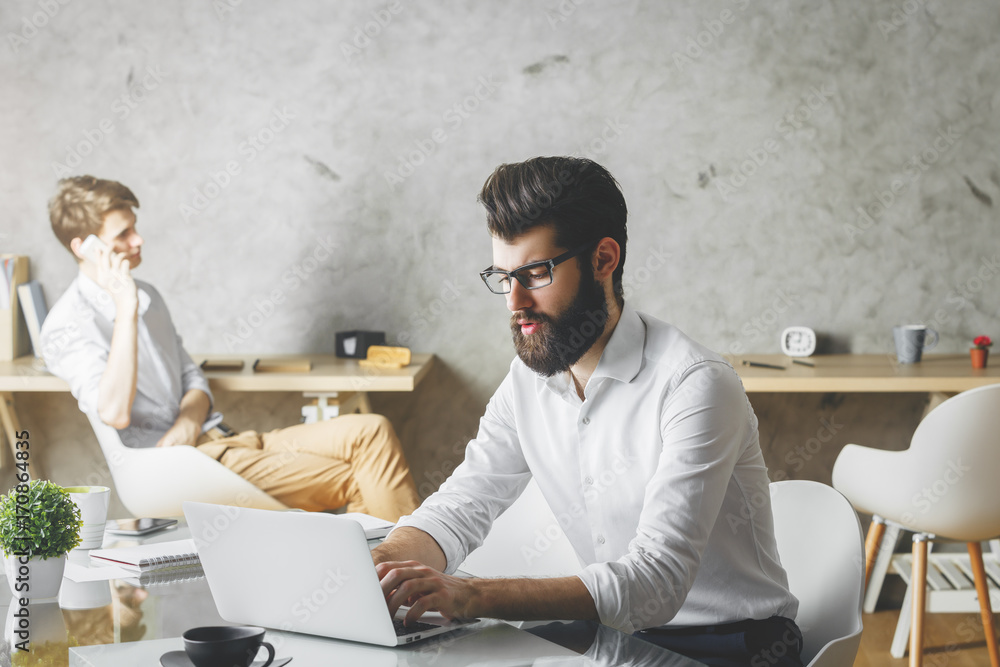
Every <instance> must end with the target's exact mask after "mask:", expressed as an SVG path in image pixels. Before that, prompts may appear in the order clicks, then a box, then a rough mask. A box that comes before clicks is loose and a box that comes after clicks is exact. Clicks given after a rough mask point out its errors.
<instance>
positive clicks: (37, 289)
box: [17, 280, 49, 359]
mask: <svg viewBox="0 0 1000 667" xmlns="http://www.w3.org/2000/svg"><path fill="white" fill-rule="evenodd" d="M17 300H18V301H19V302H20V303H21V311H22V312H23V313H24V321H25V323H26V324H27V326H28V337H29V338H31V349H32V350H33V351H34V353H35V356H36V357H38V358H39V359H41V357H42V323H43V322H44V321H45V316H46V315H48V313H49V309H48V307H47V306H46V305H45V294H44V293H43V292H42V284H41V283H40V282H38V281H37V280H29V281H28V282H26V283H21V284H20V285H18V286H17Z"/></svg>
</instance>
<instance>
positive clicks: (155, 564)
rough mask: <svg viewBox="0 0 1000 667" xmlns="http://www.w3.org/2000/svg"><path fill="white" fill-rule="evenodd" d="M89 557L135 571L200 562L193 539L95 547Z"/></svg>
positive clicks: (150, 570) (184, 565)
mask: <svg viewBox="0 0 1000 667" xmlns="http://www.w3.org/2000/svg"><path fill="white" fill-rule="evenodd" d="M90 557H91V558H96V559H97V560H98V561H100V562H102V563H104V564H108V563H113V564H114V565H119V566H121V567H123V568H125V569H127V570H134V571H136V572H153V571H154V570H164V569H167V568H177V567H191V566H192V565H198V564H200V563H201V560H200V559H199V558H198V550H197V549H196V548H195V546H194V540H173V541H171V542H157V543H155V544H140V545H139V546H135V547H118V548H115V549H95V550H94V551H91V552H90Z"/></svg>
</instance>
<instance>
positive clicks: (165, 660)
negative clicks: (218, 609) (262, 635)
mask: <svg viewBox="0 0 1000 667" xmlns="http://www.w3.org/2000/svg"><path fill="white" fill-rule="evenodd" d="M291 661H292V658H291V657H288V658H275V659H274V662H272V663H271V664H270V665H268V666H267V667H283V666H284V665H287V664H288V663H290V662H291ZM265 662H267V658H263V659H261V660H254V661H253V662H252V663H251V664H250V667H261V666H262V665H263V664H264V663H265ZM160 664H161V665H163V667H194V663H193V662H191V658H189V657H188V654H187V653H185V652H184V651H167V652H166V653H164V654H163V655H161V656H160Z"/></svg>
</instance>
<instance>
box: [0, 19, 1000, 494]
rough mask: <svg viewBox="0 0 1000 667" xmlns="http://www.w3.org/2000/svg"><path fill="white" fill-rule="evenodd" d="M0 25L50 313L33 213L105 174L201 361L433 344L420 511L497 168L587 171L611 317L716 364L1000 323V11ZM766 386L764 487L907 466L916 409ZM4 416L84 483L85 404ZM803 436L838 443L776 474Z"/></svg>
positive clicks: (481, 258) (0, 114) (47, 254)
mask: <svg viewBox="0 0 1000 667" xmlns="http://www.w3.org/2000/svg"><path fill="white" fill-rule="evenodd" d="M50 14H51V16H50ZM0 27H2V30H3V33H4V41H5V44H4V45H3V48H2V49H0V81H2V83H0V85H2V88H3V95H0V121H2V122H0V154H2V155H3V157H4V159H3V160H2V161H0V188H2V196H3V202H4V204H5V205H4V206H3V207H2V209H0V234H2V237H0V247H2V248H3V250H4V251H12V252H19V253H22V254H26V255H29V256H30V257H31V262H32V267H33V273H34V277H36V278H38V279H40V280H41V281H42V282H43V284H44V287H45V291H46V296H47V298H48V299H49V301H50V303H51V302H53V301H54V300H55V299H56V298H57V297H58V296H59V294H60V293H61V292H62V290H63V289H64V288H65V286H66V285H67V284H68V283H69V281H70V280H71V279H72V277H73V275H74V272H75V265H74V263H73V261H72V260H71V259H70V258H69V256H68V255H67V254H66V252H65V250H63V249H62V248H61V247H60V246H59V244H58V243H57V242H56V240H55V239H54V237H53V236H52V234H51V232H50V230H49V228H48V224H47V216H46V210H45V204H46V201H47V199H48V198H49V197H50V196H51V194H52V192H53V189H54V186H55V181H56V180H57V177H59V176H61V175H64V174H68V173H73V174H76V173H92V174H95V175H99V176H102V177H105V178H114V179H118V180H121V181H124V182H125V183H127V184H128V185H129V186H130V187H131V188H133V189H134V191H135V192H136V193H137V195H138V196H139V198H140V200H141V202H142V207H141V209H140V211H139V226H138V228H139V230H140V231H141V232H142V233H143V234H144V236H145V238H146V249H145V251H144V256H145V260H144V263H143V266H142V267H141V268H140V269H139V271H138V273H137V275H139V276H140V277H141V278H143V279H145V280H148V281H150V282H152V283H154V284H156V285H157V286H158V287H159V289H160V290H161V292H162V293H163V294H164V296H165V298H166V299H167V302H168V304H169V305H170V306H171V308H172V310H173V313H174V318H175V321H176V323H177V326H178V328H179V330H180V331H181V332H182V333H183V335H184V337H185V342H186V345H187V347H188V348H189V349H190V350H192V351H199V352H227V351H239V352H248V353H250V352H254V353H258V352H259V353H268V352H293V353H294V352H331V351H332V350H333V332H334V331H336V330H340V329H349V328H375V329H382V330H385V331H387V332H388V334H389V337H390V340H391V341H393V342H400V343H405V344H407V345H409V346H411V347H412V348H413V349H415V350H418V351H429V352H435V353H437V354H438V356H439V364H438V365H437V366H436V368H435V370H434V372H433V373H432V374H431V375H430V377H429V378H428V379H427V382H426V383H425V384H424V385H423V386H422V387H421V389H420V391H419V392H417V393H416V394H415V395H392V396H389V395H387V396H378V397H376V398H375V400H374V403H375V407H376V408H377V409H378V410H381V411H383V412H384V413H386V414H387V415H388V416H390V417H391V418H392V419H393V421H394V422H395V423H396V424H397V427H398V430H399V432H400V435H401V436H402V438H403V441H404V445H405V447H406V449H407V452H408V455H409V456H410V458H411V460H412V462H413V466H414V471H415V473H416V476H417V478H418V484H420V485H421V488H422V490H423V491H424V492H427V491H429V490H431V489H433V488H435V487H436V486H437V482H438V481H440V479H441V478H442V470H449V469H450V468H449V466H452V465H454V464H455V463H457V462H458V461H460V460H461V457H462V447H463V445H464V442H465V441H466V440H467V438H468V437H469V436H470V435H471V434H472V433H473V432H474V430H475V428H476V424H477V421H478V417H479V415H480V413H481V411H482V409H483V407H484V406H485V403H486V401H487V399H488V397H489V396H490V394H491V392H492V390H493V389H494V388H495V387H496V385H497V384H498V383H499V382H500V380H501V379H502V377H503V375H504V373H505V370H506V368H507V365H508V362H509V360H510V358H511V356H512V354H513V349H512V347H511V344H510V342H509V335H508V333H507V327H506V319H507V313H506V311H505V308H504V304H503V302H502V300H501V299H500V298H498V297H495V296H492V295H490V294H489V293H488V292H487V291H486V290H485V288H484V287H483V286H482V285H481V284H480V281H479V278H478V276H477V275H476V272H477V271H478V270H480V269H481V268H483V267H484V266H486V265H488V264H489V263H490V261H491V257H490V245H489V238H488V236H487V234H486V231H485V225H484V215H483V212H482V210H481V208H480V207H478V205H477V204H476V201H475V196H476V193H477V192H478V190H479V188H480V186H481V185H482V182H483V180H484V179H485V178H486V176H487V175H488V174H489V173H490V172H491V171H492V169H493V168H494V167H495V166H496V165H497V164H499V163H501V162H510V161H518V160H522V159H525V158H527V157H531V156H534V155H547V154H567V153H569V154H578V155H581V154H582V155H587V156H590V157H593V158H595V159H597V160H598V161H600V162H602V163H603V164H605V165H606V166H607V167H608V168H609V169H610V170H611V171H612V173H614V174H615V176H616V177H617V178H618V180H619V181H620V183H621V185H622V188H623V190H624V192H625V196H626V198H627V201H628V203H629V207H630V209H631V219H630V229H629V235H630V245H629V253H628V261H627V264H626V266H625V275H626V280H627V282H628V285H629V288H628V293H627V298H628V299H629V300H630V301H631V302H632V303H633V304H634V305H636V306H637V307H638V308H640V309H642V310H645V311H647V312H650V313H653V314H655V315H657V316H659V317H661V318H664V319H667V320H669V321H671V322H673V323H675V324H677V325H678V326H680V327H681V328H682V329H684V330H685V331H687V332H688V333H689V334H691V335H692V336H694V337H695V338H696V339H699V340H701V341H702V342H704V343H706V344H708V345H709V346H712V347H714V348H715V349H717V350H719V351H722V352H776V351H778V333H779V332H780V331H781V330H782V329H783V328H784V327H785V326H787V325H791V324H805V325H809V326H812V327H813V328H815V329H816V330H817V331H818V332H820V333H821V334H822V335H824V337H825V339H826V340H827V341H828V344H827V349H828V350H834V351H843V352H846V351H851V352H857V353H887V354H888V353H890V352H891V349H892V348H891V337H890V333H889V329H890V327H891V326H892V325H894V324H898V323H903V322H917V321H920V322H925V323H927V324H930V325H931V326H933V327H934V328H936V329H938V330H939V331H940V332H941V338H942V341H941V343H940V345H939V348H938V349H939V350H941V351H946V352H963V351H964V350H965V349H966V348H968V347H969V341H970V340H971V338H972V337H973V336H974V335H976V334H981V333H986V334H992V335H994V336H998V334H1000V326H998V324H1000V314H998V304H1000V301H998V299H997V297H996V294H997V291H998V287H1000V280H997V277H996V276H997V272H998V269H1000V267H998V265H997V263H996V262H997V252H998V243H997V241H998V232H997V229H998V228H997V215H996V211H995V205H994V202H995V201H996V200H997V199H998V197H1000V171H998V167H997V166H996V165H997V158H998V157H1000V139H998V137H1000V132H998V130H1000V114H998V113H997V106H998V103H1000V92H998V91H1000V86H998V84H1000V70H998V69H997V68H996V66H995V63H996V62H998V60H1000V53H998V51H1000V42H998V40H997V39H996V37H995V36H996V34H998V32H1000V16H998V15H997V13H996V11H995V8H994V7H992V6H989V5H983V4H981V3H976V2H971V1H968V0H966V1H962V2H951V3H944V2H940V1H936V0H906V2H896V3H893V2H880V3H870V2H864V1H863V0H846V1H844V2H837V3H834V2H807V1H798V2H791V1H781V0H779V1H776V2H766V3H759V2H750V1H749V0H712V1H707V2H706V1H695V0H677V1H674V2H669V3H668V2H653V1H646V2H637V1H630V2H601V3H596V2H581V3H579V4H577V3H575V2H573V1H572V0H563V1H562V2H556V1H555V0H551V1H548V2H524V1H520V2H504V3H458V2H449V3H419V4H417V3H408V2H407V3H403V2H398V3H397V2H393V3H389V4H385V3H381V2H371V3H367V2H359V1H341V2H319V1H317V0H294V1H291V2H283V3H268V2H263V1H257V0H243V1H242V2H237V1H236V0H215V1H214V2H210V1H208V0H204V1H200V2H195V1H183V2H162V3H127V2H123V1H118V2H113V1H99V0H93V1H89V2H71V3H68V4H66V5H62V4H59V3H57V2H55V0H48V1H47V2H43V1H40V0H15V1H9V2H6V3H4V6H3V8H2V9H0ZM366 32H367V33H368V34H366ZM275 297H278V299H280V301H281V302H280V303H276V304H273V305H272V304H269V303H268V301H275V300H276V299H275ZM752 399H753V402H754V405H755V407H756V408H757V410H758V413H759V414H760V416H761V424H762V426H761V431H762V442H763V444H764V450H765V454H766V455H767V458H768V461H769V464H770V465H771V466H772V469H774V470H775V471H777V470H782V471H784V472H785V473H786V474H788V475H789V476H791V477H812V478H815V479H829V467H830V465H831V464H832V461H833V459H835V457H836V454H837V452H838V451H839V449H840V447H841V446H842V445H843V444H844V443H846V442H849V441H855V442H863V443H867V444H875V445H880V446H885V447H892V448H901V447H905V446H906V444H907V443H908V440H909V437H910V435H911V434H912V431H913V428H914V427H915V425H916V423H917V421H918V419H919V416H920V412H921V409H922V407H923V400H924V398H923V397H922V396H898V395H895V396H892V395H875V396H843V395H830V396H820V395H807V396H799V397H788V396H778V395H755V396H753V397H752ZM219 403H220V405H221V407H223V409H227V410H228V412H229V415H228V417H229V421H230V422H232V423H234V424H236V425H238V426H240V427H257V428H262V427H274V426H281V425H286V424H290V423H292V422H294V421H296V420H297V418H298V404H299V400H298V399H297V398H296V397H294V396H289V395H268V396H259V397H254V398H249V399H248V398H246V397H242V396H220V397H219ZM19 405H20V406H21V409H22V412H23V416H24V422H25V424H24V425H25V426H26V427H28V428H30V429H31V431H32V437H33V439H34V440H35V442H36V443H38V444H37V446H36V450H35V451H36V452H37V456H38V458H39V460H40V461H41V462H42V463H44V464H45V465H46V466H47V469H48V470H49V471H50V472H51V475H52V477H53V478H54V479H56V481H61V482H64V483H68V482H70V481H74V480H75V479H77V478H79V477H80V476H81V475H83V474H84V473H85V472H87V471H88V470H91V469H93V466H95V465H98V463H99V461H100V453H99V451H98V450H97V448H96V443H95V442H94V440H93V437H92V436H91V435H90V432H89V429H88V428H87V425H86V422H85V421H84V419H83V417H82V415H80V414H79V413H78V412H77V411H76V410H75V404H74V402H73V401H72V400H71V399H69V398H68V397H67V396H54V395H38V396H24V395H22V396H20V397H19ZM823 419H826V420H827V421H830V420H833V421H832V423H835V424H840V425H841V426H839V427H838V428H836V429H835V435H834V437H833V438H832V439H830V441H829V442H828V443H825V444H824V446H823V447H822V449H821V450H820V451H818V452H811V453H810V456H809V458H808V460H806V459H804V458H803V457H802V456H799V457H798V458H796V457H795V456H794V455H790V453H792V452H794V451H795V448H796V447H800V446H802V445H803V444H804V443H806V442H807V441H808V440H809V438H812V437H814V436H816V434H817V432H818V430H819V429H821V428H824V422H823V421H822V420H823ZM81 452H84V453H85V456H82V455H81ZM799 459H801V460H802V463H801V465H800V464H799Z"/></svg>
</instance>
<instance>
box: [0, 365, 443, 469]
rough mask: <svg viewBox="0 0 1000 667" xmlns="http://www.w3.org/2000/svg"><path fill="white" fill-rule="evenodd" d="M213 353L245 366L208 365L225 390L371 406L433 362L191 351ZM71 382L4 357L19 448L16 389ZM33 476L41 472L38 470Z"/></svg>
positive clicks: (10, 423) (216, 385)
mask: <svg viewBox="0 0 1000 667" xmlns="http://www.w3.org/2000/svg"><path fill="white" fill-rule="evenodd" d="M206 356H210V357H211V358H212V359H242V360H243V361H244V366H243V370H240V371H235V372H233V371H209V372H206V373H205V377H206V378H208V383H209V386H211V387H212V389H217V390H224V391H300V392H303V394H306V395H308V396H316V397H318V398H319V400H320V402H321V405H323V406H325V405H326V402H327V401H328V400H329V399H330V398H332V397H334V396H336V395H337V394H342V393H348V394H351V400H352V402H351V403H350V405H351V406H352V407H358V408H359V409H361V411H362V412H370V411H371V407H370V404H369V402H368V392H372V391H413V390H414V389H415V388H416V386H417V384H418V383H419V382H420V381H421V380H422V379H423V378H424V377H425V376H426V375H427V373H428V372H429V371H430V368H431V366H432V365H433V363H434V355H433V354H414V355H413V361H412V363H410V365H409V366H407V367H405V368H400V369H398V370H396V369H389V370H381V369H372V368H363V367H362V366H360V365H359V364H358V362H357V360H355V359H341V358H338V357H336V356H334V355H332V354H315V355H301V354H300V355H215V354H213V355H192V358H193V359H194V360H195V361H196V362H198V363H201V361H202V360H203V359H204V358H205V357H206ZM258 357H260V358H266V359H268V360H282V359H303V358H308V359H309V360H310V361H311V362H312V370H310V371H309V372H307V373H255V372H254V371H253V362H254V360H255V359H257V358H258ZM63 391H67V392H68V391H69V385H68V384H67V383H66V382H64V381H63V380H61V379H59V378H57V377H55V376H54V375H52V374H51V373H49V372H48V371H46V370H45V367H44V365H43V364H42V363H41V362H40V361H38V360H36V359H35V358H34V357H20V358H18V359H15V360H14V361H0V422H2V424H3V431H4V436H5V437H6V438H7V442H8V443H10V446H11V451H14V442H15V437H16V434H17V433H19V432H20V431H21V430H22V429H21V425H20V422H19V420H18V418H17V411H16V410H15V407H14V394H15V393H17V392H63ZM31 476H32V477H33V478H36V479H37V477H36V474H35V470H34V469H33V470H32V471H31Z"/></svg>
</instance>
